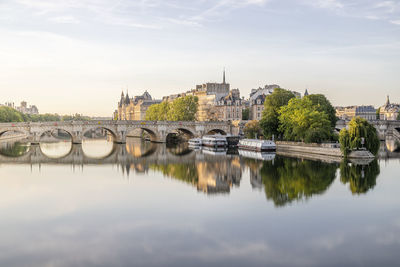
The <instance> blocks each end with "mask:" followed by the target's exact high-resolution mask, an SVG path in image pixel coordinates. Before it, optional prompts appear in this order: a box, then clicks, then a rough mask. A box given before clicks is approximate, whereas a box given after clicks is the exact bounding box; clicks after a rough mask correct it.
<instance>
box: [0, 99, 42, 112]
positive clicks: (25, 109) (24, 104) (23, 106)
mask: <svg viewBox="0 0 400 267" xmlns="http://www.w3.org/2000/svg"><path fill="white" fill-rule="evenodd" d="M5 106H7V107H10V108H13V109H15V110H17V111H19V112H21V113H24V114H28V115H34V114H39V109H38V108H37V107H36V106H35V105H30V106H28V103H27V102H26V101H22V102H21V105H20V106H19V107H17V106H15V105H14V103H11V102H8V103H6V104H5Z"/></svg>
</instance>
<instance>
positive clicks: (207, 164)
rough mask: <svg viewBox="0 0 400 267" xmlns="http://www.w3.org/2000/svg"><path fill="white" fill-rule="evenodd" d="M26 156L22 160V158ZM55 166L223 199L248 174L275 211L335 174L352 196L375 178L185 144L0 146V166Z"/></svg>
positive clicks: (318, 190) (345, 165) (367, 170)
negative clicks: (136, 177) (109, 171)
mask: <svg viewBox="0 0 400 267" xmlns="http://www.w3.org/2000/svg"><path fill="white" fill-rule="evenodd" d="M23 155H25V156H24V157H22V156H23ZM18 161H20V163H29V164H35V163H56V164H71V165H74V166H75V165H76V166H83V165H85V164H111V165H118V166H120V168H119V169H120V170H121V171H122V174H123V175H124V176H125V175H127V176H128V177H129V175H130V174H131V173H137V174H144V173H148V171H149V170H152V171H156V172H158V173H162V174H163V175H164V176H165V177H168V178H170V179H175V180H179V181H182V182H185V183H187V184H190V185H192V186H193V187H195V188H196V189H197V190H198V191H199V192H203V193H206V194H218V193H221V194H226V193H230V192H231V190H232V188H235V187H239V186H240V183H241V180H242V175H243V172H245V171H246V170H248V172H249V178H250V179H249V180H250V185H251V187H252V188H253V189H257V190H263V191H265V195H266V198H267V200H269V201H272V202H273V203H274V205H275V206H276V207H281V206H285V205H287V204H291V203H293V202H298V201H303V200H307V199H309V198H311V197H312V196H315V195H321V194H324V192H326V191H327V189H328V188H329V187H330V185H331V184H332V182H333V181H334V180H335V177H336V173H337V170H338V169H340V181H341V182H342V184H349V188H350V191H351V192H352V193H353V194H361V193H366V192H368V190H371V189H372V188H373V187H374V186H375V184H376V179H377V177H378V175H379V173H380V170H379V164H378V162H377V160H375V161H373V162H372V163H370V164H364V165H363V164H354V163H349V162H342V163H341V164H338V163H327V162H321V161H316V160H305V159H299V158H290V157H287V156H281V155H275V154H268V153H267V154H262V153H254V152H246V151H239V152H238V151H237V150H233V151H232V150H230V151H227V150H224V149H219V150H213V149H209V148H204V149H200V150H192V149H190V148H188V146H187V145H186V144H184V145H177V146H171V147H168V146H165V145H162V144H155V143H150V142H143V141H141V140H140V139H128V142H127V144H126V145H116V144H114V143H113V142H111V141H109V140H106V139H90V140H84V142H83V144H82V145H72V144H71V143H70V142H68V141H65V140H64V141H58V142H42V143H41V144H40V146H39V147H38V146H31V147H30V146H29V145H26V144H23V143H18V142H16V143H3V144H2V145H1V147H0V163H1V162H9V163H15V162H18Z"/></svg>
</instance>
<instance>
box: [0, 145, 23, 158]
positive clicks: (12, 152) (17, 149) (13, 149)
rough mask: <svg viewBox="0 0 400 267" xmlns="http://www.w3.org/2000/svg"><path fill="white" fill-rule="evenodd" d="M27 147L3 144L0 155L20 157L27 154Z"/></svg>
mask: <svg viewBox="0 0 400 267" xmlns="http://www.w3.org/2000/svg"><path fill="white" fill-rule="evenodd" d="M28 150H29V146H28V145H27V144H24V143H20V142H15V143H3V144H1V147H0V154H2V155H4V156H6V157H20V156H22V155H24V154H25V153H26V152H28Z"/></svg>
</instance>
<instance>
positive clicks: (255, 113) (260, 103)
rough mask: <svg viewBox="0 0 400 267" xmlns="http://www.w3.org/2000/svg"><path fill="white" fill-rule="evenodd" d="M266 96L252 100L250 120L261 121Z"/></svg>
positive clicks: (259, 96)
mask: <svg viewBox="0 0 400 267" xmlns="http://www.w3.org/2000/svg"><path fill="white" fill-rule="evenodd" d="M265 97H266V95H265V94H262V95H258V96H257V97H256V98H253V99H252V100H250V116H249V119H250V120H257V121H259V120H261V117H262V113H263V110H264V101H265Z"/></svg>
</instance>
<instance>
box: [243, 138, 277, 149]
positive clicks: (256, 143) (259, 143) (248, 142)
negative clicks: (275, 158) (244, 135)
mask: <svg viewBox="0 0 400 267" xmlns="http://www.w3.org/2000/svg"><path fill="white" fill-rule="evenodd" d="M238 147H239V149H244V150H251V151H257V152H271V151H276V144H275V142H274V141H271V140H258V139H242V140H240V141H239V144H238Z"/></svg>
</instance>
